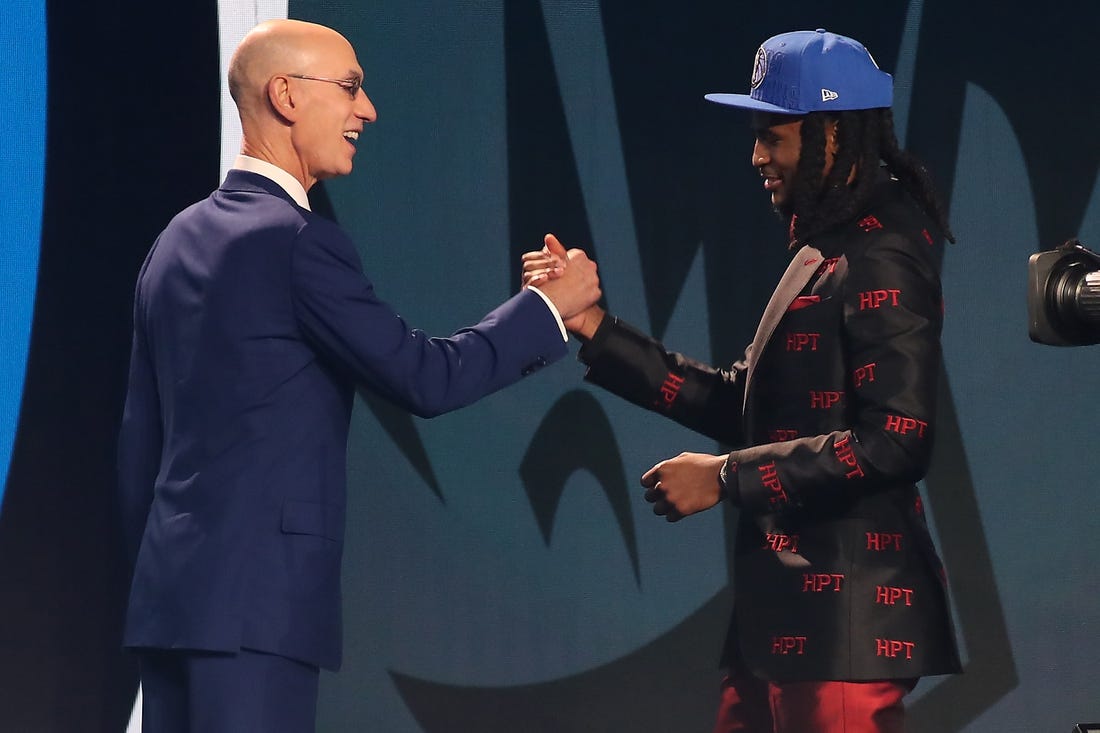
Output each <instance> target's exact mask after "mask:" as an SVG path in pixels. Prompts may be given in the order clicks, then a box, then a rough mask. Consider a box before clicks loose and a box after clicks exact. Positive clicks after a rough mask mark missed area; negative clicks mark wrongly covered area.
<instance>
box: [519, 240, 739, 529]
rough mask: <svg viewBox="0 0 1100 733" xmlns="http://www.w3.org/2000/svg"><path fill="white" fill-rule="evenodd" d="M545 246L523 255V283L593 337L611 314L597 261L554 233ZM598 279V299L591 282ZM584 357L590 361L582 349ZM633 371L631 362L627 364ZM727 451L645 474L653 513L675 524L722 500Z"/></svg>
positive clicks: (667, 463) (664, 464) (680, 459)
mask: <svg viewBox="0 0 1100 733" xmlns="http://www.w3.org/2000/svg"><path fill="white" fill-rule="evenodd" d="M544 244H545V246H544V247H543V248H542V249H541V250H537V251H532V252H526V253H524V254H523V257H522V262H523V265H522V267H523V287H525V288H526V287H537V288H538V289H539V290H540V291H542V293H543V294H544V295H546V296H547V297H549V298H550V299H551V300H552V301H554V304H555V306H557V308H558V311H559V313H560V314H561V316H562V320H563V322H564V323H565V328H566V329H567V330H568V331H569V332H570V333H572V334H574V335H575V336H577V337H578V338H580V339H581V340H582V341H584V342H585V343H586V349H588V348H591V347H590V345H588V342H589V341H590V340H591V339H592V337H593V336H595V334H596V331H597V330H598V329H599V328H600V326H601V325H602V324H603V322H604V319H605V318H606V317H607V312H606V311H605V310H604V309H603V308H601V307H600V305H599V304H598V302H596V301H598V300H599V298H600V295H601V292H600V289H599V278H598V276H597V275H596V263H595V262H593V261H592V260H590V259H589V258H588V256H587V255H586V254H585V253H584V251H583V250H580V249H569V250H567V249H566V248H565V247H564V246H563V245H562V244H561V242H559V241H558V238H557V237H555V236H554V235H553V234H547V235H546V237H545V238H544ZM593 279H594V280H595V286H594V288H595V298H592V292H593V291H592V287H593V286H592V283H591V280H593ZM581 360H582V361H585V362H586V363H589V362H588V360H587V359H586V355H585V353H584V351H583V350H582V353H581ZM622 366H623V368H626V369H629V368H630V365H628V364H623V365H622ZM726 458H727V456H725V455H710V454H705V453H681V454H680V455H678V456H676V457H675V458H670V459H668V460H664V461H661V462H659V463H657V464H656V465H654V466H653V467H652V468H650V469H649V470H648V471H646V472H645V473H644V474H642V477H641V484H642V486H643V487H645V488H646V492H645V499H646V501H648V502H650V503H651V504H653V513H654V514H657V515H660V516H663V517H665V518H666V519H667V520H668V521H670V522H675V521H678V520H680V519H683V518H684V517H686V516H688V515H689V514H695V513H696V512H701V511H704V510H706V509H710V508H711V507H713V506H715V505H716V504H718V502H719V501H721V499H722V496H723V493H724V491H723V483H722V480H721V470H722V466H723V464H725V462H726Z"/></svg>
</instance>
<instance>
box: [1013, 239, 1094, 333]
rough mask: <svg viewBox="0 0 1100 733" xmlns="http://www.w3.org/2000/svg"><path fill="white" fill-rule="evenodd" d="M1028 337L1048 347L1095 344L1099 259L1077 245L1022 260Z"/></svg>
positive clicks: (1070, 242)
mask: <svg viewBox="0 0 1100 733" xmlns="http://www.w3.org/2000/svg"><path fill="white" fill-rule="evenodd" d="M1027 317H1028V335H1029V336H1030V337H1031V340H1032V341H1035V342H1036V343H1040V344H1047V345H1050V346H1085V345H1089V344H1097V343H1100V254H1097V253H1096V252H1093V251H1091V250H1089V249H1087V248H1086V247H1085V246H1084V245H1082V244H1081V243H1080V242H1079V241H1078V240H1076V239H1071V240H1069V241H1067V242H1066V243H1065V244H1063V245H1061V246H1060V247H1057V248H1055V249H1052V250H1048V251H1046V252H1038V253H1036V254H1033V255H1031V258H1030V259H1029V260H1028V287H1027Z"/></svg>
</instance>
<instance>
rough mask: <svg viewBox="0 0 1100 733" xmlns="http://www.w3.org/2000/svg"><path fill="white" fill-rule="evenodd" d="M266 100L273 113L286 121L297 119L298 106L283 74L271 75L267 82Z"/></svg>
mask: <svg viewBox="0 0 1100 733" xmlns="http://www.w3.org/2000/svg"><path fill="white" fill-rule="evenodd" d="M267 101H268V103H270V104H271V109H272V110H273V111H274V112H275V114H277V115H279V116H280V117H282V118H283V119H284V120H286V121H287V122H294V121H296V120H297V119H298V113H299V107H298V104H297V100H296V99H295V98H294V94H293V93H292V92H291V88H290V82H289V81H288V80H287V78H286V77H285V76H273V77H271V80H270V81H268V82H267Z"/></svg>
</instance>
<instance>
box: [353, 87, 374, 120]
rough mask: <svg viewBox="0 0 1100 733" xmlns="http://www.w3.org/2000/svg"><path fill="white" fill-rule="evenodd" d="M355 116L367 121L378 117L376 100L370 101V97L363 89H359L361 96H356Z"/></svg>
mask: <svg viewBox="0 0 1100 733" xmlns="http://www.w3.org/2000/svg"><path fill="white" fill-rule="evenodd" d="M355 116H356V117H358V118H359V119H361V120H366V121H367V122H374V121H375V120H377V119H378V110H376V109H375V108H374V102H372V101H370V97H368V96H367V93H366V92H365V91H363V90H362V89H360V90H359V96H357V97H356V98H355Z"/></svg>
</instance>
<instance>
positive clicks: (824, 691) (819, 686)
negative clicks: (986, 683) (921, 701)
mask: <svg viewBox="0 0 1100 733" xmlns="http://www.w3.org/2000/svg"><path fill="white" fill-rule="evenodd" d="M916 684H917V681H916V680H883V681H879V682H768V681H767V680H760V679H757V678H756V677H753V676H752V675H749V674H745V675H736V676H734V675H727V676H726V678H725V679H724V680H723V681H722V702H721V704H720V706H719V708H718V722H717V723H716V724H715V726H714V733H734V732H735V731H745V733H903V731H904V730H905V707H904V706H903V705H902V702H901V699H902V698H903V697H904V696H905V694H906V693H908V692H909V691H910V690H912V689H913V687H915V686H916Z"/></svg>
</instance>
